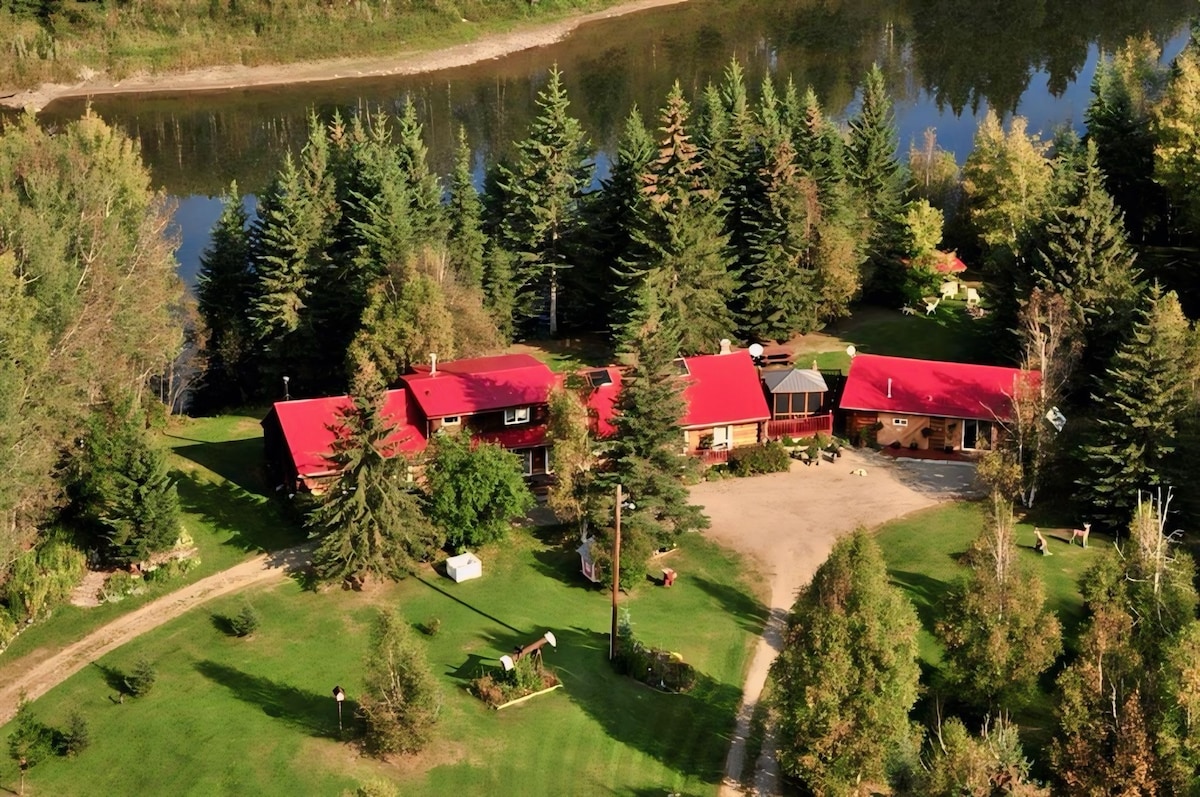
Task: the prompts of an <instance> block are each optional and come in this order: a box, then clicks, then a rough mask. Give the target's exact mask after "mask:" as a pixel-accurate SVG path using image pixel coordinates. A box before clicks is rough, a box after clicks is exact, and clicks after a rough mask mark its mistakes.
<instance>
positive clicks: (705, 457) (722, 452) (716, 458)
mask: <svg viewBox="0 0 1200 797" xmlns="http://www.w3.org/2000/svg"><path fill="white" fill-rule="evenodd" d="M696 456H698V457H700V461H701V462H703V463H704V464H705V465H719V464H720V463H722V462H728V461H729V449H727V448H722V449H717V450H715V451H714V450H713V449H711V448H705V449H701V450H700V451H697V452H696Z"/></svg>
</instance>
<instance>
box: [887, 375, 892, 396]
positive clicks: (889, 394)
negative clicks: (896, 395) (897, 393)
mask: <svg viewBox="0 0 1200 797" xmlns="http://www.w3.org/2000/svg"><path fill="white" fill-rule="evenodd" d="M891 397H892V378H891V377H890V376H889V377H888V398H891Z"/></svg>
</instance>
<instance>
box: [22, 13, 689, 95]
mask: <svg viewBox="0 0 1200 797" xmlns="http://www.w3.org/2000/svg"><path fill="white" fill-rule="evenodd" d="M682 2H686V0H632V1H631V2H628V3H623V4H621V5H618V6H614V7H612V8H608V9H605V10H603V11H596V12H594V13H591V14H579V15H577V16H572V17H568V18H566V19H562V20H559V21H557V22H550V23H546V24H542V25H536V26H534V27H528V28H520V29H518V30H515V31H512V32H510V33H502V34H496V35H493V36H487V37H485V38H482V39H479V40H477V41H473V42H470V43H468V44H460V45H457V46H455V47H448V48H445V49H442V50H432V51H427V52H403V53H396V54H395V55H392V56H386V57H378V58H339V59H336V60H329V61H313V62H311V63H303V64H267V65H263V66H240V65H239V66H213V67H207V68H204V69H196V70H191V71H188V72H181V73H175V74H160V75H148V74H147V75H135V76H133V77H130V78H126V79H124V80H116V81H114V80H111V79H110V78H108V77H106V76H105V75H104V74H102V73H100V74H97V75H95V76H93V77H90V78H87V79H84V80H81V81H80V82H78V83H46V84H43V85H41V86H39V87H38V88H36V89H32V90H30V91H20V92H14V93H11V94H5V96H0V105H2V106H8V107H10V108H28V109H31V110H33V111H40V110H41V109H42V108H44V107H46V106H47V105H48V104H50V103H51V102H53V101H54V100H57V99H60V98H63V97H89V96H95V95H98V94H135V93H141V92H153V91H170V92H179V91H214V90H221V89H234V88H245V87H249V86H279V85H286V84H289V83H310V82H317V81H326V80H346V79H351V78H360V77H382V76H386V75H415V74H420V73H422V72H436V71H438V70H441V69H453V68H454V67H459V66H466V65H468V64H474V63H478V62H480V61H486V60H488V59H490V58H500V57H501V56H505V55H509V54H510V53H517V52H521V51H522V50H529V49H532V48H534V47H544V46H546V45H549V44H553V43H554V42H556V41H558V40H560V39H562V38H563V37H564V36H566V35H567V34H568V33H570V32H571V31H573V30H575V28H577V27H579V26H580V25H583V24H586V23H588V22H594V21H596V20H601V19H609V18H611V17H619V16H623V15H625V14H632V13H635V12H638V11H645V10H647V9H650V8H659V7H661V6H669V5H677V4H679V3H682Z"/></svg>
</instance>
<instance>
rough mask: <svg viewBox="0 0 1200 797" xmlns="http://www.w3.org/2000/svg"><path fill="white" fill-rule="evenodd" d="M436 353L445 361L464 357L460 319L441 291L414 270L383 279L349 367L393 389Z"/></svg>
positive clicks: (373, 295)
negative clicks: (458, 326) (457, 343)
mask: <svg viewBox="0 0 1200 797" xmlns="http://www.w3.org/2000/svg"><path fill="white" fill-rule="evenodd" d="M430 353H435V354H437V355H438V356H439V357H441V358H443V359H445V360H452V359H454V358H455V357H457V356H458V351H457V349H456V347H455V335H454V317H453V316H452V314H451V313H450V310H449V308H448V307H447V306H446V297H445V294H444V293H443V291H442V289H441V286H439V285H438V283H437V282H435V281H434V280H432V279H430V278H429V277H428V276H426V275H424V274H419V273H416V272H415V271H413V270H407V271H405V272H404V273H401V274H395V275H389V276H388V277H385V278H383V279H382V280H380V281H379V282H378V283H376V285H375V287H373V288H372V289H371V293H370V297H369V299H368V303H367V307H366V309H365V310H364V311H363V318H362V326H361V328H360V329H359V331H358V334H357V335H356V336H355V338H354V342H353V343H351V344H350V348H349V349H348V351H347V360H348V361H347V367H348V368H349V369H350V370H351V371H353V372H359V371H363V370H364V369H366V370H372V371H373V372H374V373H378V374H379V376H380V378H381V379H382V380H383V381H384V383H385V384H389V385H390V384H395V382H396V380H398V379H399V378H400V376H401V375H402V374H405V373H407V372H408V370H409V369H410V368H411V367H412V366H414V365H418V364H420V363H423V362H425V361H426V358H427V357H429V355H430Z"/></svg>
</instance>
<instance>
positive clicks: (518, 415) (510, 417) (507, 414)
mask: <svg viewBox="0 0 1200 797" xmlns="http://www.w3.org/2000/svg"><path fill="white" fill-rule="evenodd" d="M518 423H529V408H528V407H514V408H513V409H511V410H505V411H504V425H505V426H513V425H515V424H518Z"/></svg>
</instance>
